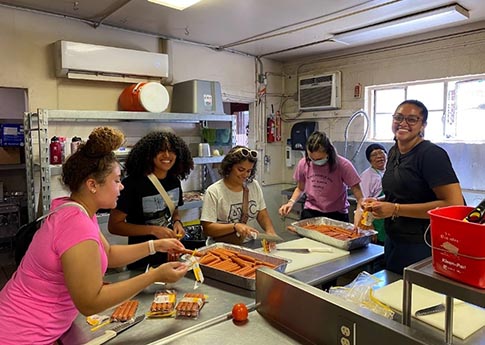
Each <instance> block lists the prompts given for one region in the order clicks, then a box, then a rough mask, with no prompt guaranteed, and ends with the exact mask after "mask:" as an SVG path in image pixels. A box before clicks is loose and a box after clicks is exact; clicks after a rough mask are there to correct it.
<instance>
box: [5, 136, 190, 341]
mask: <svg viewBox="0 0 485 345" xmlns="http://www.w3.org/2000/svg"><path fill="white" fill-rule="evenodd" d="M123 141H124V136H123V134H122V133H121V132H120V131H118V130H116V129H113V128H110V127H99V128H96V129H94V131H93V132H92V133H91V134H90V136H89V140H88V141H87V142H86V143H85V144H81V146H79V149H78V150H77V151H76V152H75V153H74V154H72V155H71V156H70V157H69V158H68V160H67V161H66V163H65V164H64V165H63V167H62V180H63V182H64V184H65V185H66V186H67V187H68V188H69V190H70V191H71V194H70V197H63V198H58V199H55V200H53V202H52V207H51V209H52V210H55V212H53V213H52V214H51V215H49V216H48V217H47V219H46V220H45V221H44V223H43V224H42V226H41V227H40V229H39V230H38V231H37V232H36V234H35V236H34V238H33V240H32V243H31V245H30V247H29V249H28V250H27V252H26V254H25V256H24V258H23V259H22V261H21V263H20V265H19V267H18V269H17V271H16V272H15V273H14V275H13V276H12V278H11V279H10V280H9V281H8V282H7V284H6V285H5V287H4V288H3V289H2V291H0V325H2V331H1V332H0V344H2V345H7V344H16V345H17V344H53V343H55V342H56V341H57V340H58V339H59V337H60V336H61V335H62V334H63V333H64V332H66V331H67V330H68V329H69V327H70V326H71V324H72V322H73V321H74V319H75V318H76V316H77V314H78V312H81V313H82V314H84V315H92V314H96V313H99V312H101V311H103V310H105V309H107V308H110V307H113V306H115V305H117V304H119V303H121V302H123V301H125V300H127V299H129V298H130V297H132V296H134V295H136V294H137V293H138V292H140V291H141V290H143V289H144V288H145V287H147V286H149V285H151V284H152V283H154V282H156V281H165V282H175V281H177V280H179V279H180V278H182V277H183V276H184V275H185V273H186V272H187V267H186V265H185V264H183V263H178V262H170V263H166V264H164V265H161V266H159V267H157V268H155V269H153V270H150V271H148V272H146V273H144V274H140V275H138V276H136V277H133V278H131V279H128V280H126V281H122V282H118V283H114V284H108V285H104V284H103V275H104V273H105V272H106V269H107V268H108V267H121V266H124V265H126V264H128V263H130V262H133V261H135V260H138V259H140V258H143V257H145V256H147V255H149V254H154V253H155V252H157V251H160V252H167V251H177V250H183V249H184V247H183V245H182V244H181V243H180V242H179V241H178V240H176V239H160V240H154V241H149V242H145V243H139V244H134V245H113V246H111V245H110V244H109V243H108V242H107V241H106V239H105V238H104V236H103V235H102V233H101V231H100V230H99V227H98V223H97V219H96V211H97V210H98V209H111V208H114V207H115V206H116V201H117V199H118V196H119V193H120V191H121V190H122V189H123V185H122V184H121V182H120V175H121V172H120V165H119V163H118V160H117V159H116V157H115V155H114V153H113V150H116V149H117V148H119V147H120V145H121V144H122V143H123ZM67 202H69V203H70V204H69V205H64V206H63V207H60V208H59V206H61V205H63V204H65V203H67Z"/></svg>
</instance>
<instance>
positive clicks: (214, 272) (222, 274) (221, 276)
mask: <svg viewBox="0 0 485 345" xmlns="http://www.w3.org/2000/svg"><path fill="white" fill-rule="evenodd" d="M216 248H223V249H230V250H233V251H236V252H240V253H242V254H244V255H249V256H252V257H253V258H255V259H257V260H261V261H266V262H268V263H270V264H273V265H276V268H275V270H276V271H278V272H281V273H284V272H285V269H286V266H287V265H288V262H290V261H291V260H289V259H284V258H280V257H276V256H272V255H268V254H264V253H259V252H257V251H255V250H252V249H248V248H244V247H241V246H236V245H233V244H229V243H222V242H219V243H214V244H211V245H209V246H206V247H202V248H199V249H197V251H198V252H199V253H205V252H207V251H209V250H212V249H216ZM200 267H201V269H202V273H203V274H204V276H205V277H208V278H212V279H215V280H219V281H222V282H224V283H228V284H231V285H235V286H238V287H241V288H243V289H246V290H252V291H255V290H256V279H255V278H246V277H241V276H238V275H236V274H232V273H231V272H227V271H223V270H219V269H217V268H213V267H210V266H206V265H202V264H201V265H200Z"/></svg>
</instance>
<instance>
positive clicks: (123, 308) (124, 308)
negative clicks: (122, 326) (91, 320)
mask: <svg viewBox="0 0 485 345" xmlns="http://www.w3.org/2000/svg"><path fill="white" fill-rule="evenodd" d="M137 309H138V301H137V300H129V301H126V302H123V303H122V304H120V305H119V306H117V307H116V309H115V310H114V311H113V314H111V321H114V322H116V321H121V322H125V321H128V320H131V319H132V318H134V317H135V314H136V310H137Z"/></svg>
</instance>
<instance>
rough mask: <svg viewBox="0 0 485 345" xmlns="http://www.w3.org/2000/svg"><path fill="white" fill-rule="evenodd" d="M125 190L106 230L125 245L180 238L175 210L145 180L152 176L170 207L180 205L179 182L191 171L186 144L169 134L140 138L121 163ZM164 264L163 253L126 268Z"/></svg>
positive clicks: (189, 155)
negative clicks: (171, 212)
mask: <svg viewBox="0 0 485 345" xmlns="http://www.w3.org/2000/svg"><path fill="white" fill-rule="evenodd" d="M125 168H126V174H127V175H128V176H127V177H126V178H125V179H124V180H123V185H124V186H125V188H124V189H123V191H122V192H121V195H120V198H119V200H118V204H117V206H116V208H115V209H113V210H111V213H110V216H109V221H108V230H109V232H110V233H112V234H115V235H120V236H128V243H129V244H132V243H140V242H145V241H147V240H153V239H157V238H182V237H183V236H184V235H185V231H184V228H183V226H182V222H181V220H180V216H179V213H178V209H177V208H175V211H174V214H170V209H169V207H168V205H167V204H166V203H165V200H164V199H163V197H162V196H161V195H160V193H159V192H158V190H157V188H156V187H155V186H154V185H153V183H152V182H151V181H150V179H149V178H148V175H150V174H152V173H153V174H154V175H155V176H156V178H157V179H158V180H159V181H160V183H161V185H162V186H163V188H164V189H165V191H166V192H167V194H168V195H169V196H170V199H171V200H172V201H173V204H174V205H175V206H176V207H178V206H181V205H183V198H182V187H181V183H180V180H182V179H186V178H187V177H188V176H189V174H190V171H191V170H192V169H193V168H194V161H193V159H192V155H191V154H190V151H189V148H188V147H187V144H186V143H185V142H184V141H183V140H182V139H181V138H180V137H178V136H177V135H175V134H173V133H170V132H163V131H154V132H150V133H148V134H147V135H145V136H144V137H143V138H141V139H140V140H139V141H138V142H137V143H136V144H135V146H134V147H133V148H132V150H131V151H130V153H129V155H128V158H127V160H126V164H125ZM166 261H167V257H166V254H164V253H157V254H156V255H153V256H150V257H147V258H144V259H142V260H139V261H137V262H135V263H133V264H131V265H129V266H128V268H130V269H141V268H145V267H146V266H147V265H148V264H150V266H156V265H159V264H161V263H163V262H166Z"/></svg>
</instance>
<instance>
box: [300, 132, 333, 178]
mask: <svg viewBox="0 0 485 345" xmlns="http://www.w3.org/2000/svg"><path fill="white" fill-rule="evenodd" d="M316 151H324V152H326V153H327V154H328V165H329V166H330V171H332V170H333V169H334V168H335V167H336V165H337V150H335V147H334V146H333V144H332V142H331V141H330V138H329V137H328V136H327V134H325V132H319V131H315V132H313V133H312V134H310V136H309V137H308V140H307V142H306V150H305V158H306V163H307V164H310V161H311V159H310V157H309V156H308V152H310V153H313V152H316Z"/></svg>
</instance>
